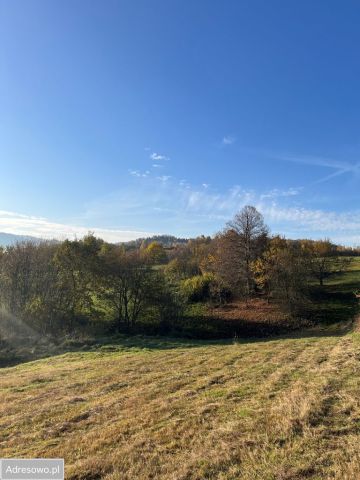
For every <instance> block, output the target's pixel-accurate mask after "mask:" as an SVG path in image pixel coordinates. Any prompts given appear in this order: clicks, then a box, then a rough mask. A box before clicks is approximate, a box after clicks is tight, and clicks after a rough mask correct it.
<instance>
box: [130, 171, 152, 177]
mask: <svg viewBox="0 0 360 480" xmlns="http://www.w3.org/2000/svg"><path fill="white" fill-rule="evenodd" d="M129 173H130V175H131V176H133V177H139V178H140V177H142V178H145V177H148V176H149V175H150V172H149V170H146V171H145V172H140V171H139V170H129Z"/></svg>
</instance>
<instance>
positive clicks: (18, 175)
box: [0, 0, 360, 245]
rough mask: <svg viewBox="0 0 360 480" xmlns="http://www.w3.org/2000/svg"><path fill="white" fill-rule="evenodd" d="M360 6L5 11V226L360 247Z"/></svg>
mask: <svg viewBox="0 0 360 480" xmlns="http://www.w3.org/2000/svg"><path fill="white" fill-rule="evenodd" d="M359 24H360V4H359V3H358V2H356V1H350V0H348V1H346V2H339V1H332V0H326V1H321V0H317V1H315V2H314V1H313V0H311V1H308V0H303V1H301V2H295V1H294V2H293V1H289V0H282V1H280V0H273V1H271V2H269V1H267V0H262V1H260V0H249V1H241V0H236V1H232V0H226V1H219V0H195V1H187V0H185V1H184V0H126V1H125V0H124V1H122V0H116V1H114V0H102V1H100V0H96V1H95V0H61V1H60V0H57V1H48V0H0V105H1V106H0V166H1V170H0V231H5V232H11V233H28V234H33V235H41V236H47V237H49V236H56V237H58V238H64V237H66V236H74V235H81V234H83V233H85V232H87V231H88V230H92V231H95V233H97V234H99V235H101V236H103V237H104V238H106V239H108V240H127V239H130V238H135V237H139V236H143V234H146V235H147V234H151V233H169V234H174V235H179V236H194V235H199V234H202V233H204V234H213V233H215V232H217V231H218V230H220V229H221V228H222V227H223V226H224V224H225V222H226V221H227V220H228V219H230V218H231V217H232V216H233V214H234V213H235V212H236V211H237V210H238V209H240V208H241V207H242V206H243V205H246V204H253V205H255V206H257V207H258V208H259V209H260V210H261V211H262V213H263V214H264V216H265V220H266V222H267V223H268V224H269V226H270V228H271V230H272V232H273V233H283V234H285V235H287V236H290V237H294V238H296V237H312V238H323V237H330V238H331V239H333V240H334V241H337V242H341V243H347V244H350V245H358V244H360V202H359V200H360V195H359V184H360V182H359V180H360V155H359V154H360V88H359V78H360V56H359V44H360V29H359V27H358V26H359Z"/></svg>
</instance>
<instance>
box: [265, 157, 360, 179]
mask: <svg viewBox="0 0 360 480" xmlns="http://www.w3.org/2000/svg"><path fill="white" fill-rule="evenodd" d="M273 156H274V157H276V158H278V159H280V160H285V161H288V162H295V163H301V164H304V165H310V166H311V165H312V166H314V167H324V168H330V169H331V170H334V171H333V172H332V173H329V174H328V175H325V176H323V177H321V178H320V179H318V180H316V181H315V183H323V182H326V181H328V180H330V179H332V178H335V177H338V176H339V175H343V174H346V173H350V174H353V175H356V176H359V175H360V162H356V163H351V162H348V161H343V160H334V159H329V158H324V157H316V156H301V155H273Z"/></svg>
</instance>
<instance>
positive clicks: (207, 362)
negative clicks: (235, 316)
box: [0, 334, 360, 480]
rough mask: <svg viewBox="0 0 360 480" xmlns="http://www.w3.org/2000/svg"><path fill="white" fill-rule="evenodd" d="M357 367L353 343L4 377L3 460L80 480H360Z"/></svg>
mask: <svg viewBox="0 0 360 480" xmlns="http://www.w3.org/2000/svg"><path fill="white" fill-rule="evenodd" d="M164 347H168V348H164ZM359 358H360V335H359V334H347V335H343V336H328V337H326V336H322V337H308V338H284V339H277V340H268V341H259V342H249V343H237V344H232V343H217V344H215V343H212V344H211V343H209V344H201V343H199V344H196V343H195V344H188V345H186V344H179V345H176V344H169V345H164V344H158V345H157V344H155V343H153V344H152V345H148V347H147V348H146V345H144V344H143V343H140V341H139V348H136V345H135V346H134V347H127V348H121V347H120V346H119V345H114V346H113V347H112V348H111V347H107V348H104V347H103V348H98V349H94V351H91V352H78V353H68V354H65V355H61V356H57V357H52V358H50V359H48V360H39V361H36V362H32V363H28V364H22V365H19V366H16V367H12V368H7V369H3V370H2V371H1V393H0V418H1V420H0V452H1V456H7V457H12V456H19V457H26V456H28V457H29V456H31V457H64V458H65V463H66V472H67V473H66V477H67V478H71V479H100V478H104V479H106V480H115V479H116V480H117V479H119V480H120V479H125V480H126V479H129V480H130V479H131V480H133V479H140V480H141V479H167V480H175V479H176V480H180V479H199V480H200V479H227V480H230V479H234V480H235V479H244V480H245V479H246V480H254V479H264V480H265V479H266V480H271V479H279V480H280V479H281V480H285V479H286V480H289V479H303V478H308V479H327V478H335V479H339V480H340V479H341V480H344V479H349V480H350V479H355V478H360V466H359V465H360V443H359V440H360V365H359Z"/></svg>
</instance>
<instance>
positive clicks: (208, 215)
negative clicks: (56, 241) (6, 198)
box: [89, 175, 360, 244]
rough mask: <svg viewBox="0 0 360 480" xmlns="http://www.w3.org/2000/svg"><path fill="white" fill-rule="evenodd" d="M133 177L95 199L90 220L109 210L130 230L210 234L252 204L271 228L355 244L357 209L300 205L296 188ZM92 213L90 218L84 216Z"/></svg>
mask: <svg viewBox="0 0 360 480" xmlns="http://www.w3.org/2000/svg"><path fill="white" fill-rule="evenodd" d="M136 182H141V183H139V185H134V186H133V187H131V188H130V187H129V188H130V189H129V190H126V191H123V192H122V193H121V195H117V194H114V195H113V196H111V197H107V198H105V199H103V200H101V199H100V200H99V201H97V202H95V207H94V205H93V206H92V208H91V209H90V210H92V212H94V211H95V212H97V213H96V215H95V219H96V218H97V219H99V220H101V219H103V218H104V215H108V221H111V222H112V223H114V222H115V221H120V220H121V221H124V219H126V218H127V219H131V221H132V222H133V224H134V225H135V229H136V228H144V229H147V230H154V229H155V228H154V225H156V230H158V231H159V230H161V231H162V232H168V233H172V234H176V235H181V236H189V235H199V234H202V233H206V234H212V233H215V232H216V231H218V230H220V229H221V228H223V226H224V225H225V223H226V222H227V221H228V220H229V219H231V218H232V216H233V215H234V214H235V213H236V212H237V211H238V210H240V209H241V208H242V207H243V206H244V205H247V204H252V205H254V206H256V208H258V209H259V210H260V211H261V212H262V213H263V214H264V217H265V221H266V222H267V223H268V224H269V226H270V228H271V230H272V232H274V233H280V234H285V235H287V236H290V237H293V238H296V237H313V238H319V237H329V238H337V237H338V236H339V235H340V234H341V238H342V239H345V240H343V241H344V242H346V243H351V244H353V243H356V244H360V211H353V212H340V213H339V212H334V211H325V210H321V209H306V208H303V207H302V206H301V205H300V206H299V204H300V203H301V199H302V197H301V194H302V189H301V188H295V187H289V188H287V189H280V188H274V189H272V190H269V191H265V192H257V191H255V190H251V189H244V188H242V187H241V186H238V185H235V186H233V187H232V188H229V189H228V190H225V191H218V190H216V189H215V188H213V187H211V186H210V185H209V184H206V183H205V184H200V185H199V186H195V185H192V184H191V183H189V182H188V181H187V180H185V179H182V180H180V181H179V180H177V179H176V178H174V177H170V176H158V177H156V176H151V175H150V176H149V177H147V178H141V177H139V178H137V179H136ZM294 203H295V204H294ZM90 210H89V211H90ZM104 212H106V213H104ZM109 212H112V213H109ZM91 218H94V217H92V216H91V215H89V219H91ZM346 238H348V241H346ZM356 239H357V240H356Z"/></svg>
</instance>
